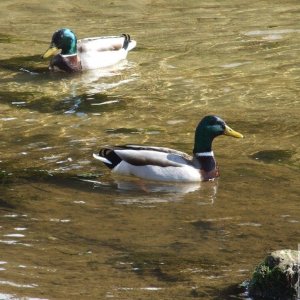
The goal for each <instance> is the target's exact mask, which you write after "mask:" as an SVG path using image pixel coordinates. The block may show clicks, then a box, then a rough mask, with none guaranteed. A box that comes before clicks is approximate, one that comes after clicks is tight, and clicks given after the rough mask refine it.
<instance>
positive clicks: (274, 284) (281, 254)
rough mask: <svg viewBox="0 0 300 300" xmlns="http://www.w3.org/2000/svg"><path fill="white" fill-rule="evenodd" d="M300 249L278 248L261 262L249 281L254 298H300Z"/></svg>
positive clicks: (277, 299) (285, 299)
mask: <svg viewBox="0 0 300 300" xmlns="http://www.w3.org/2000/svg"><path fill="white" fill-rule="evenodd" d="M299 260H300V251H297V250H289V249H287V250H278V251H274V252H272V253H271V254H270V255H268V256H267V257H266V258H265V260H264V261H263V262H262V263H261V264H259V265H258V266H257V267H256V269H255V271H254V273H253V276H252V279H251V280H250V282H249V296H250V297H253V298H254V299H257V298H259V299H261V298H263V299H274V300H275V299H276V300H279V299H280V300H290V299H291V300H294V299H299V298H298V296H300V292H299V291H298V289H299V278H300V262H299Z"/></svg>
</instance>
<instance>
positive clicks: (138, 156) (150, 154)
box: [94, 145, 192, 169]
mask: <svg viewBox="0 0 300 300" xmlns="http://www.w3.org/2000/svg"><path fill="white" fill-rule="evenodd" d="M94 158H96V159H98V160H101V161H102V162H103V163H105V164H106V165H107V166H108V167H109V168H111V169H113V168H114V167H115V166H117V165H118V164H119V163H120V162H122V161H125V162H127V163H128V164H130V165H134V166H146V165H148V166H149V165H151V166H159V167H182V166H183V165H192V157H191V156H189V155H188V154H186V153H184V152H181V151H177V150H174V149H170V148H162V147H147V146H139V145H122V146H107V147H104V148H102V149H101V150H100V152H99V155H96V154H94Z"/></svg>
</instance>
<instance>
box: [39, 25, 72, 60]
mask: <svg viewBox="0 0 300 300" xmlns="http://www.w3.org/2000/svg"><path fill="white" fill-rule="evenodd" d="M58 50H61V54H63V55H72V54H76V53H77V38H76V36H75V34H74V32H73V31H71V30H70V29H67V28H62V29H60V30H57V31H56V32H54V33H53V36H52V40H51V43H50V47H49V49H48V50H47V51H46V52H45V54H44V55H43V58H47V57H49V56H52V55H55V54H57V53H58Z"/></svg>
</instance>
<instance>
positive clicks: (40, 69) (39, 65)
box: [0, 37, 49, 75]
mask: <svg viewBox="0 0 300 300" xmlns="http://www.w3.org/2000/svg"><path fill="white" fill-rule="evenodd" d="M0 38H1V37H0ZM0 68H1V69H4V70H8V71H13V72H20V73H22V72H26V70H27V72H28V73H31V74H32V75H34V74H36V75H38V74H43V73H46V72H47V73H49V71H48V66H47V62H46V61H42V58H41V56H40V55H31V56H17V57H11V58H8V59H1V60H0Z"/></svg>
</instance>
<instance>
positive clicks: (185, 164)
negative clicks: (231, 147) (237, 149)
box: [93, 116, 243, 182]
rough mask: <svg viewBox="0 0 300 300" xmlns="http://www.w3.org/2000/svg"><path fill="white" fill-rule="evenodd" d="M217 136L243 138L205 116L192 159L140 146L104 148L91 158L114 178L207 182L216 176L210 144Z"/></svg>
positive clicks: (214, 118) (217, 172)
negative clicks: (125, 176) (106, 169)
mask: <svg viewBox="0 0 300 300" xmlns="http://www.w3.org/2000/svg"><path fill="white" fill-rule="evenodd" d="M219 135H227V136H232V137H235V138H242V137H243V135H242V134H240V133H239V132H237V131H234V130H233V129H231V128H230V127H229V126H228V125H226V123H225V122H224V121H223V120H222V119H221V118H219V117H217V116H206V117H204V118H203V119H202V120H201V121H200V122H199V124H198V126H197V128H196V131H195V142H194V149H193V156H190V155H188V154H186V153H184V152H180V151H177V150H173V149H169V148H162V147H153V146H150V147H149V146H140V145H122V146H107V147H104V148H102V149H101V150H100V152H99V154H93V156H94V158H95V159H98V160H100V161H102V162H103V163H104V164H105V165H106V166H107V167H109V168H110V169H111V170H112V172H113V173H115V174H120V175H133V176H136V177H140V178H143V179H147V180H159V181H176V182H193V181H206V180H212V179H214V178H216V177H218V176H219V169H218V166H217V163H216V160H215V157H214V153H213V151H212V142H213V140H214V138H215V137H217V136H219Z"/></svg>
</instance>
